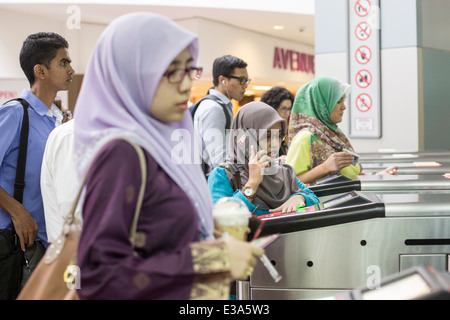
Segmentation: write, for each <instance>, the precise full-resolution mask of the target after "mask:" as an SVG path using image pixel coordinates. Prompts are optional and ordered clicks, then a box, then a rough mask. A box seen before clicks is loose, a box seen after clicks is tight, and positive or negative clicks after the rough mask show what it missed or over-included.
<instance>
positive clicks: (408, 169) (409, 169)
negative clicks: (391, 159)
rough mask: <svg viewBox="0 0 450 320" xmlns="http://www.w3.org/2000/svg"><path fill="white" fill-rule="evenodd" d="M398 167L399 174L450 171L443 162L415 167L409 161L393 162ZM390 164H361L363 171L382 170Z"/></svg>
mask: <svg viewBox="0 0 450 320" xmlns="http://www.w3.org/2000/svg"><path fill="white" fill-rule="evenodd" d="M395 165H397V166H398V167H399V168H398V170H397V171H398V173H399V174H400V175H411V174H421V175H443V174H446V173H450V165H448V164H445V165H441V166H439V167H416V166H414V165H412V164H411V163H407V164H406V163H405V164H400V163H398V164H395ZM389 166H392V164H391V163H380V164H377V165H370V166H369V165H366V164H364V165H363V168H364V172H378V171H381V170H384V169H385V168H387V167H389Z"/></svg>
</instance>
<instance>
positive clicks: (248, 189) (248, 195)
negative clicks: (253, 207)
mask: <svg viewBox="0 0 450 320" xmlns="http://www.w3.org/2000/svg"><path fill="white" fill-rule="evenodd" d="M244 194H245V195H246V196H247V197H250V196H251V195H252V194H253V190H252V189H251V188H247V189H245V190H244Z"/></svg>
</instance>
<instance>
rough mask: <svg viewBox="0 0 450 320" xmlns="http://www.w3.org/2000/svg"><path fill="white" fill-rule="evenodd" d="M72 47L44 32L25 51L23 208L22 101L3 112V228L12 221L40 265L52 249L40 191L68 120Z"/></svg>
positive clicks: (0, 176) (0, 177)
mask: <svg viewBox="0 0 450 320" xmlns="http://www.w3.org/2000/svg"><path fill="white" fill-rule="evenodd" d="M68 47H69V45H68V43H67V41H66V40H65V39H64V38H62V37H61V36H60V35H58V34H55V33H51V32H39V33H36V34H32V35H30V36H28V37H27V39H26V40H25V41H24V42H23V46H22V49H21V52H20V65H21V67H22V70H23V71H24V73H25V75H26V77H27V79H28V81H29V83H30V90H24V91H23V93H22V98H23V99H25V100H26V101H27V102H28V103H29V107H28V117H29V137H28V151H27V161H26V168H25V182H26V186H25V189H24V193H23V202H22V204H21V203H19V202H18V201H16V200H15V199H14V197H13V193H14V180H15V174H16V167H17V158H18V151H19V140H20V139H19V138H20V129H21V126H22V117H23V107H22V105H21V104H20V102H18V101H11V102H9V103H7V104H5V105H3V106H1V107H0V137H1V142H0V229H5V228H7V229H10V228H11V221H12V222H13V223H14V228H15V230H16V233H17V235H18V237H19V239H20V245H21V248H22V250H24V251H25V256H26V258H27V259H28V260H30V262H31V260H33V262H34V265H35V264H37V262H38V261H39V260H40V258H41V257H42V255H43V253H44V252H45V248H46V247H47V246H48V243H47V235H46V231H45V220H44V209H43V204H42V196H41V188H40V176H41V164H42V157H43V153H44V148H45V144H46V141H47V137H48V135H49V134H50V132H51V131H52V130H53V129H54V128H55V124H58V123H60V122H61V119H62V118H63V115H62V113H61V111H60V110H59V109H58V108H57V107H56V106H55V105H54V104H53V101H54V100H55V97H56V94H57V92H58V91H60V90H68V88H69V85H70V83H71V82H72V76H73V74H74V70H73V69H72V67H71V65H70V63H71V59H70V56H69V52H68V50H67V49H68ZM69 169H71V168H69ZM28 250H32V251H30V252H28ZM24 276H25V274H24ZM25 281H26V280H25ZM22 283H24V281H22Z"/></svg>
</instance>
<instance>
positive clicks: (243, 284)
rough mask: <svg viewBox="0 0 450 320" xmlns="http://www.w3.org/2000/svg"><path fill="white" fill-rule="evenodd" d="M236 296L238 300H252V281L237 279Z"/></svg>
mask: <svg viewBox="0 0 450 320" xmlns="http://www.w3.org/2000/svg"><path fill="white" fill-rule="evenodd" d="M236 297H237V299H238V300H250V281H236Z"/></svg>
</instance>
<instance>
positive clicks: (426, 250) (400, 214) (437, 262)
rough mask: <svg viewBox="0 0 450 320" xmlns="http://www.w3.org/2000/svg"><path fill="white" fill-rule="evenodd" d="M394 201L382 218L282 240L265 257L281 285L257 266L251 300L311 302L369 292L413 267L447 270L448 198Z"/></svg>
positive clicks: (449, 249) (389, 201) (449, 251)
mask: <svg viewBox="0 0 450 320" xmlns="http://www.w3.org/2000/svg"><path fill="white" fill-rule="evenodd" d="M409 196H411V195H409ZM394 197H395V195H392V197H391V199H385V200H386V204H385V207H386V216H387V217H385V218H376V219H370V220H363V221H358V222H352V223H345V224H340V225H334V226H329V227H323V228H317V229H311V230H305V231H298V232H292V233H287V234H282V235H281V236H280V239H278V240H277V241H275V242H274V243H272V244H270V245H269V246H268V247H267V248H266V249H265V253H266V255H267V257H268V258H269V259H270V260H271V262H272V264H274V266H275V268H277V270H278V271H279V273H280V274H281V275H282V276H283V279H282V280H281V281H280V282H278V283H274V281H273V280H272V278H271V277H270V276H269V274H268V272H267V270H266V269H265V268H264V267H263V266H262V265H261V264H258V265H257V267H256V268H255V271H254V272H253V274H252V276H251V279H250V293H251V299H311V298H315V297H323V296H326V295H328V294H332V293H333V292H336V291H342V290H344V291H345V290H352V289H354V288H357V287H361V286H368V287H369V286H373V285H375V283H376V281H377V280H378V281H379V280H380V279H382V278H384V277H386V276H388V275H392V274H394V273H397V272H399V271H401V270H404V269H405V268H406V267H410V266H412V265H415V264H416V263H420V264H430V265H432V266H433V267H434V268H435V269H437V270H443V271H444V270H448V268H449V266H448V265H449V264H450V261H449V260H450V257H449V254H450V243H449V242H448V240H449V239H450V197H448V194H444V195H442V194H440V195H427V194H419V195H417V196H416V197H414V198H412V197H410V198H409V200H410V201H407V200H406V198H403V200H404V201H403V202H402V201H399V202H397V203H396V202H395V199H394ZM445 197H447V199H445ZM411 239H412V240H415V239H419V240H423V239H425V240H426V239H434V240H436V241H437V242H436V243H432V244H430V243H427V244H424V243H421V242H420V243H419V244H415V245H412V244H411V241H406V240H411ZM440 239H444V240H440Z"/></svg>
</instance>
